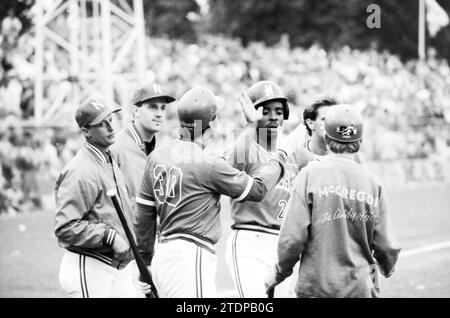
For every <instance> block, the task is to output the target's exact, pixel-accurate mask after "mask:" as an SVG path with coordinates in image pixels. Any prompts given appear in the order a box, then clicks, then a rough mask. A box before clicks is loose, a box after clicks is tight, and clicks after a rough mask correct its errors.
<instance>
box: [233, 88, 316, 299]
mask: <svg viewBox="0 0 450 318" xmlns="http://www.w3.org/2000/svg"><path fill="white" fill-rule="evenodd" d="M248 96H249V97H250V99H251V103H252V105H253V107H255V109H258V108H261V109H262V114H263V117H262V119H261V120H260V121H258V123H257V127H256V129H255V133H256V140H254V139H251V138H246V139H242V138H241V139H240V140H239V141H238V142H237V143H236V146H235V147H234V149H233V151H231V152H230V153H229V154H228V160H229V162H230V163H231V164H232V165H233V166H234V167H235V168H237V169H238V170H241V171H245V172H246V173H248V174H250V175H252V174H255V173H256V172H257V171H258V170H259V169H260V167H261V163H266V162H269V161H270V159H271V157H272V152H273V151H274V150H276V145H277V143H278V139H279V138H280V137H281V136H278V135H279V132H280V128H281V126H282V125H283V120H285V119H288V117H289V105H288V102H287V98H286V97H285V96H284V94H283V92H282V90H281V89H280V87H279V86H278V85H277V84H275V83H274V82H271V81H259V82H257V83H255V84H254V85H252V86H251V87H250V88H249V89H248ZM300 128H303V127H301V126H300ZM302 130H303V129H302ZM299 132H300V129H296V130H295V131H294V132H293V134H294V136H295V138H296V139H297V142H296V144H297V145H298V146H297V147H296V148H295V151H294V152H293V153H292V155H290V156H289V158H288V162H287V164H286V170H285V173H284V176H283V179H282V180H281V181H280V182H279V183H278V184H277V185H276V187H275V188H274V189H273V190H271V191H270V192H268V193H267V195H266V196H265V197H264V199H263V200H262V201H261V202H251V201H237V200H232V201H231V218H232V225H231V228H232V231H231V233H230V236H229V237H228V242H227V250H226V260H227V264H228V268H229V269H230V272H231V275H232V277H233V281H234V284H235V287H236V289H237V291H238V293H239V297H246V298H248V297H257V298H262V297H267V296H266V293H265V288H264V278H265V277H266V275H267V273H268V272H269V271H270V270H271V269H272V267H273V264H274V263H275V261H276V251H277V241H278V234H279V230H280V225H281V220H282V219H283V216H284V213H285V209H286V205H287V202H288V201H289V197H290V195H291V184H292V182H293V179H294V178H295V176H296V175H297V173H298V172H299V171H300V169H302V168H303V167H305V166H306V165H307V164H308V162H309V161H311V160H314V159H315V157H314V155H313V154H311V153H310V152H308V151H307V150H306V149H305V148H304V147H303V145H302V143H301V142H299V140H300V139H301V136H300V134H299ZM301 132H302V133H303V131H301ZM290 138H292V137H291V136H290ZM242 154H245V155H242ZM239 157H241V158H239ZM289 285H290V284H289V282H287V281H286V283H285V284H283V286H282V287H279V288H277V290H276V296H277V297H287V296H288V292H289V287H290V286H289Z"/></svg>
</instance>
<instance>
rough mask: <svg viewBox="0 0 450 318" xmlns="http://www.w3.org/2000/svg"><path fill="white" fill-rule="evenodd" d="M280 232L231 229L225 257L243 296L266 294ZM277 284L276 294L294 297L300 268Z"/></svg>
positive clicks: (255, 296) (275, 257)
mask: <svg viewBox="0 0 450 318" xmlns="http://www.w3.org/2000/svg"><path fill="white" fill-rule="evenodd" d="M277 245H278V235H275V234H269V233H263V232H257V231H249V230H232V231H231V233H230V235H229V237H228V241H227V248H226V253H225V259H226V262H227V265H228V269H229V270H230V274H231V277H232V278H233V282H234V286H235V288H236V290H237V292H238V297H240V298H267V294H266V291H265V286H264V281H265V279H266V276H267V274H268V273H269V271H271V270H272V269H273V268H274V266H275V261H276V259H277ZM297 266H298V263H297V265H296V267H295V268H294V274H295V275H291V276H289V277H287V278H286V279H285V280H284V281H283V282H282V283H281V284H279V285H277V286H276V287H275V295H274V297H275V298H288V297H295V294H294V285H295V281H296V280H297V276H298V270H297V269H296V268H298V267H297Z"/></svg>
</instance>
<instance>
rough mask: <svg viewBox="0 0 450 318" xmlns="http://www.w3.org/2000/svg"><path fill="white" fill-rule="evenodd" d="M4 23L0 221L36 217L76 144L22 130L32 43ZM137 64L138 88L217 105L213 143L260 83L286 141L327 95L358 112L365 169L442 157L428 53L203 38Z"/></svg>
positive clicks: (445, 75)
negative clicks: (277, 98)
mask: <svg viewBox="0 0 450 318" xmlns="http://www.w3.org/2000/svg"><path fill="white" fill-rule="evenodd" d="M8 19H9V20H7V21H6V22H5V21H3V23H2V32H1V35H0V60H1V63H0V164H1V169H0V213H2V212H8V213H15V211H23V210H33V209H38V208H40V207H41V205H42V202H41V199H42V194H43V193H44V192H46V193H49V192H51V189H52V188H53V183H54V178H55V176H56V174H57V172H58V171H59V170H60V169H61V168H62V167H63V165H64V164H65V163H66V162H67V161H68V160H70V158H72V156H73V154H74V153H75V152H76V150H77V148H78V147H79V145H80V144H81V142H82V139H81V138H80V135H79V134H78V132H77V131H76V130H74V131H70V132H67V129H66V131H65V130H63V129H56V128H33V127H28V126H24V125H23V124H22V123H24V122H28V121H27V120H28V119H30V118H31V117H32V115H33V110H34V109H33V85H34V83H33V79H34V67H33V58H34V57H33V35H32V33H31V32H27V33H24V34H22V35H20V28H21V26H20V24H18V23H17V21H16V20H15V19H14V16H13V15H11V16H9V17H8ZM19 23H20V22H19ZM431 53H432V52H431ZM62 54H64V51H63V50H61V49H56V46H55V48H54V49H53V50H50V51H47V52H46V53H45V58H46V63H47V66H46V67H48V68H49V69H53V70H54V72H55V78H58V77H63V73H64V70H63V69H62V68H61V67H59V65H58V59H60V58H62V59H64V58H65V59H67V57H64V56H59V55H62ZM52 63H53V64H52ZM147 65H148V68H147V74H146V78H147V79H148V81H149V82H153V81H155V82H157V83H158V84H160V85H162V86H164V87H165V88H167V89H168V91H169V92H170V93H172V94H173V95H174V96H176V97H180V96H181V95H182V94H183V93H184V92H185V91H186V90H187V89H189V88H191V87H193V86H197V85H205V86H208V87H210V88H212V89H213V90H214V91H215V92H216V94H218V95H220V96H222V97H223V98H224V100H225V105H224V106H223V108H222V109H221V112H220V115H219V123H220V126H219V131H218V132H219V136H218V137H219V138H225V137H226V135H227V134H229V133H230V132H235V131H237V130H239V129H240V126H241V125H242V123H243V117H242V115H241V114H240V109H239V106H238V104H237V100H236V93H237V92H239V91H240V90H245V89H246V88H248V87H249V86H250V85H251V84H252V83H254V82H256V81H259V80H264V79H267V80H272V81H274V82H276V83H278V84H279V85H280V86H281V87H282V89H283V90H284V91H285V93H286V94H287V96H288V98H289V103H290V106H291V118H290V119H289V121H287V122H286V124H285V126H286V131H287V132H288V131H289V130H291V129H293V128H294V127H295V126H296V125H298V124H300V123H301V115H302V112H303V109H304V107H305V106H307V105H308V104H311V103H312V102H314V101H315V100H316V99H319V98H321V97H323V96H330V97H334V98H335V99H336V100H338V101H340V102H342V103H348V104H352V105H354V106H355V107H358V108H359V109H360V110H361V111H362V112H363V114H364V116H365V118H366V134H365V140H364V146H363V147H362V156H363V158H364V159H365V160H367V161H370V160H396V159H401V158H427V157H431V156H444V157H446V158H450V153H449V149H450V67H449V66H448V64H447V62H446V61H443V60H438V59H436V58H435V56H434V55H433V54H431V55H430V56H429V58H428V60H427V61H426V62H424V61H417V60H413V61H409V62H406V63H404V62H402V61H401V60H400V59H399V58H398V57H397V56H394V55H391V54H389V53H378V52H376V51H375V50H369V51H358V50H352V49H350V48H348V47H344V48H342V49H340V50H338V51H333V52H331V51H330V52H327V51H325V50H324V49H322V48H320V47H318V46H312V47H310V48H308V49H304V48H291V47H290V46H289V41H288V40H287V39H286V38H285V37H283V38H282V40H281V41H280V43H278V44H277V45H275V46H271V47H268V46H266V45H264V44H263V43H251V44H249V45H248V46H246V47H244V46H243V45H242V44H241V43H240V41H239V40H235V39H229V38H224V37H220V36H204V37H203V38H202V39H200V40H199V41H198V43H196V44H186V43H183V42H181V41H177V40H168V39H163V38H148V39H147ZM50 85H51V84H50ZM46 89H48V90H51V87H46ZM123 89H126V90H129V89H130V87H126V88H123ZM119 95H120V94H119ZM120 103H122V104H123V103H124V101H120ZM237 118H239V120H237ZM176 126H177V120H176V116H175V112H174V111H171V112H169V114H168V122H167V125H166V126H165V128H164V130H163V131H162V132H161V137H162V139H164V138H165V139H167V138H170V137H174V136H175V135H176V133H174V132H175V131H176ZM43 185H47V186H43Z"/></svg>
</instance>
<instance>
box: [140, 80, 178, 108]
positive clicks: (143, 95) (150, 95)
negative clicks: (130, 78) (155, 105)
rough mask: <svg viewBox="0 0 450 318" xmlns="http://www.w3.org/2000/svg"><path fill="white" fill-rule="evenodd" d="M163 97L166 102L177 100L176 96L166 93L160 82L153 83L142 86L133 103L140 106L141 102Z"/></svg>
mask: <svg viewBox="0 0 450 318" xmlns="http://www.w3.org/2000/svg"><path fill="white" fill-rule="evenodd" d="M153 99H161V100H163V101H164V102H166V103H171V102H173V101H175V98H174V97H172V96H170V95H168V94H166V92H165V91H163V89H162V88H161V86H160V85H158V84H153V85H152V86H151V87H141V88H139V89H138V90H136V92H135V93H134V95H133V98H132V101H133V105H136V106H140V104H141V103H143V102H146V101H149V100H153Z"/></svg>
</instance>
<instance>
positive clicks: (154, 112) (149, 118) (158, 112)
mask: <svg viewBox="0 0 450 318" xmlns="http://www.w3.org/2000/svg"><path fill="white" fill-rule="evenodd" d="M165 119H166V104H165V103H164V102H156V101H151V102H145V103H143V104H142V105H141V106H140V107H138V108H137V111H136V115H135V121H137V122H139V124H140V125H141V126H142V128H144V129H145V130H147V131H149V132H151V133H156V132H158V131H160V130H161V128H162V125H163V123H164V121H165Z"/></svg>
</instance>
